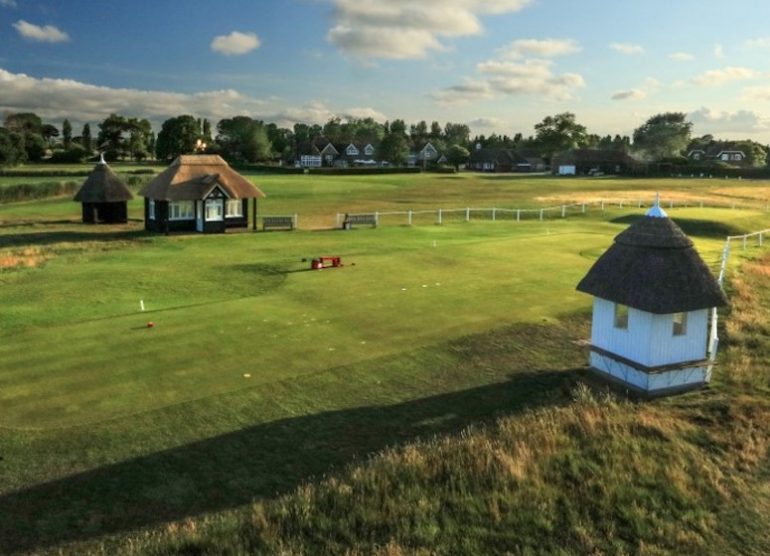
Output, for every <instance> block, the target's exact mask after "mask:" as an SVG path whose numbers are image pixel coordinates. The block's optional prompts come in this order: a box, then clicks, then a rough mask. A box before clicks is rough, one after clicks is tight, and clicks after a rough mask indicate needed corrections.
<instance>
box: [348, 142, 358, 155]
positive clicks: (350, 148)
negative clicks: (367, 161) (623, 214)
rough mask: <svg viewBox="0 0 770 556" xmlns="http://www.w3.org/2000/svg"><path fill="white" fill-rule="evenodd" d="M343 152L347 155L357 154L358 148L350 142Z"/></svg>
mask: <svg viewBox="0 0 770 556" xmlns="http://www.w3.org/2000/svg"><path fill="white" fill-rule="evenodd" d="M345 153H346V154H347V155H348V156H358V149H357V148H356V146H355V145H352V144H351V145H348V148H347V149H345Z"/></svg>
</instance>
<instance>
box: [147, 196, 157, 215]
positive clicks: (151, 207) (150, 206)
mask: <svg viewBox="0 0 770 556" xmlns="http://www.w3.org/2000/svg"><path fill="white" fill-rule="evenodd" d="M147 218H149V219H150V220H155V199H150V202H149V203H148V204H147Z"/></svg>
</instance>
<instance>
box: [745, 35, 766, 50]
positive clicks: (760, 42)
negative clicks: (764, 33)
mask: <svg viewBox="0 0 770 556" xmlns="http://www.w3.org/2000/svg"><path fill="white" fill-rule="evenodd" d="M744 45H745V46H746V48H767V47H769V46H770V37H759V38H756V39H749V40H747V41H746V42H745V43H744Z"/></svg>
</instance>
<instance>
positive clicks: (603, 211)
mask: <svg viewBox="0 0 770 556" xmlns="http://www.w3.org/2000/svg"><path fill="white" fill-rule="evenodd" d="M602 212H604V199H602Z"/></svg>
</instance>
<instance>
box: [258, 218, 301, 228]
mask: <svg viewBox="0 0 770 556" xmlns="http://www.w3.org/2000/svg"><path fill="white" fill-rule="evenodd" d="M268 229H270V230H294V217H293V216H263V217H262V231H267V230H268Z"/></svg>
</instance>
